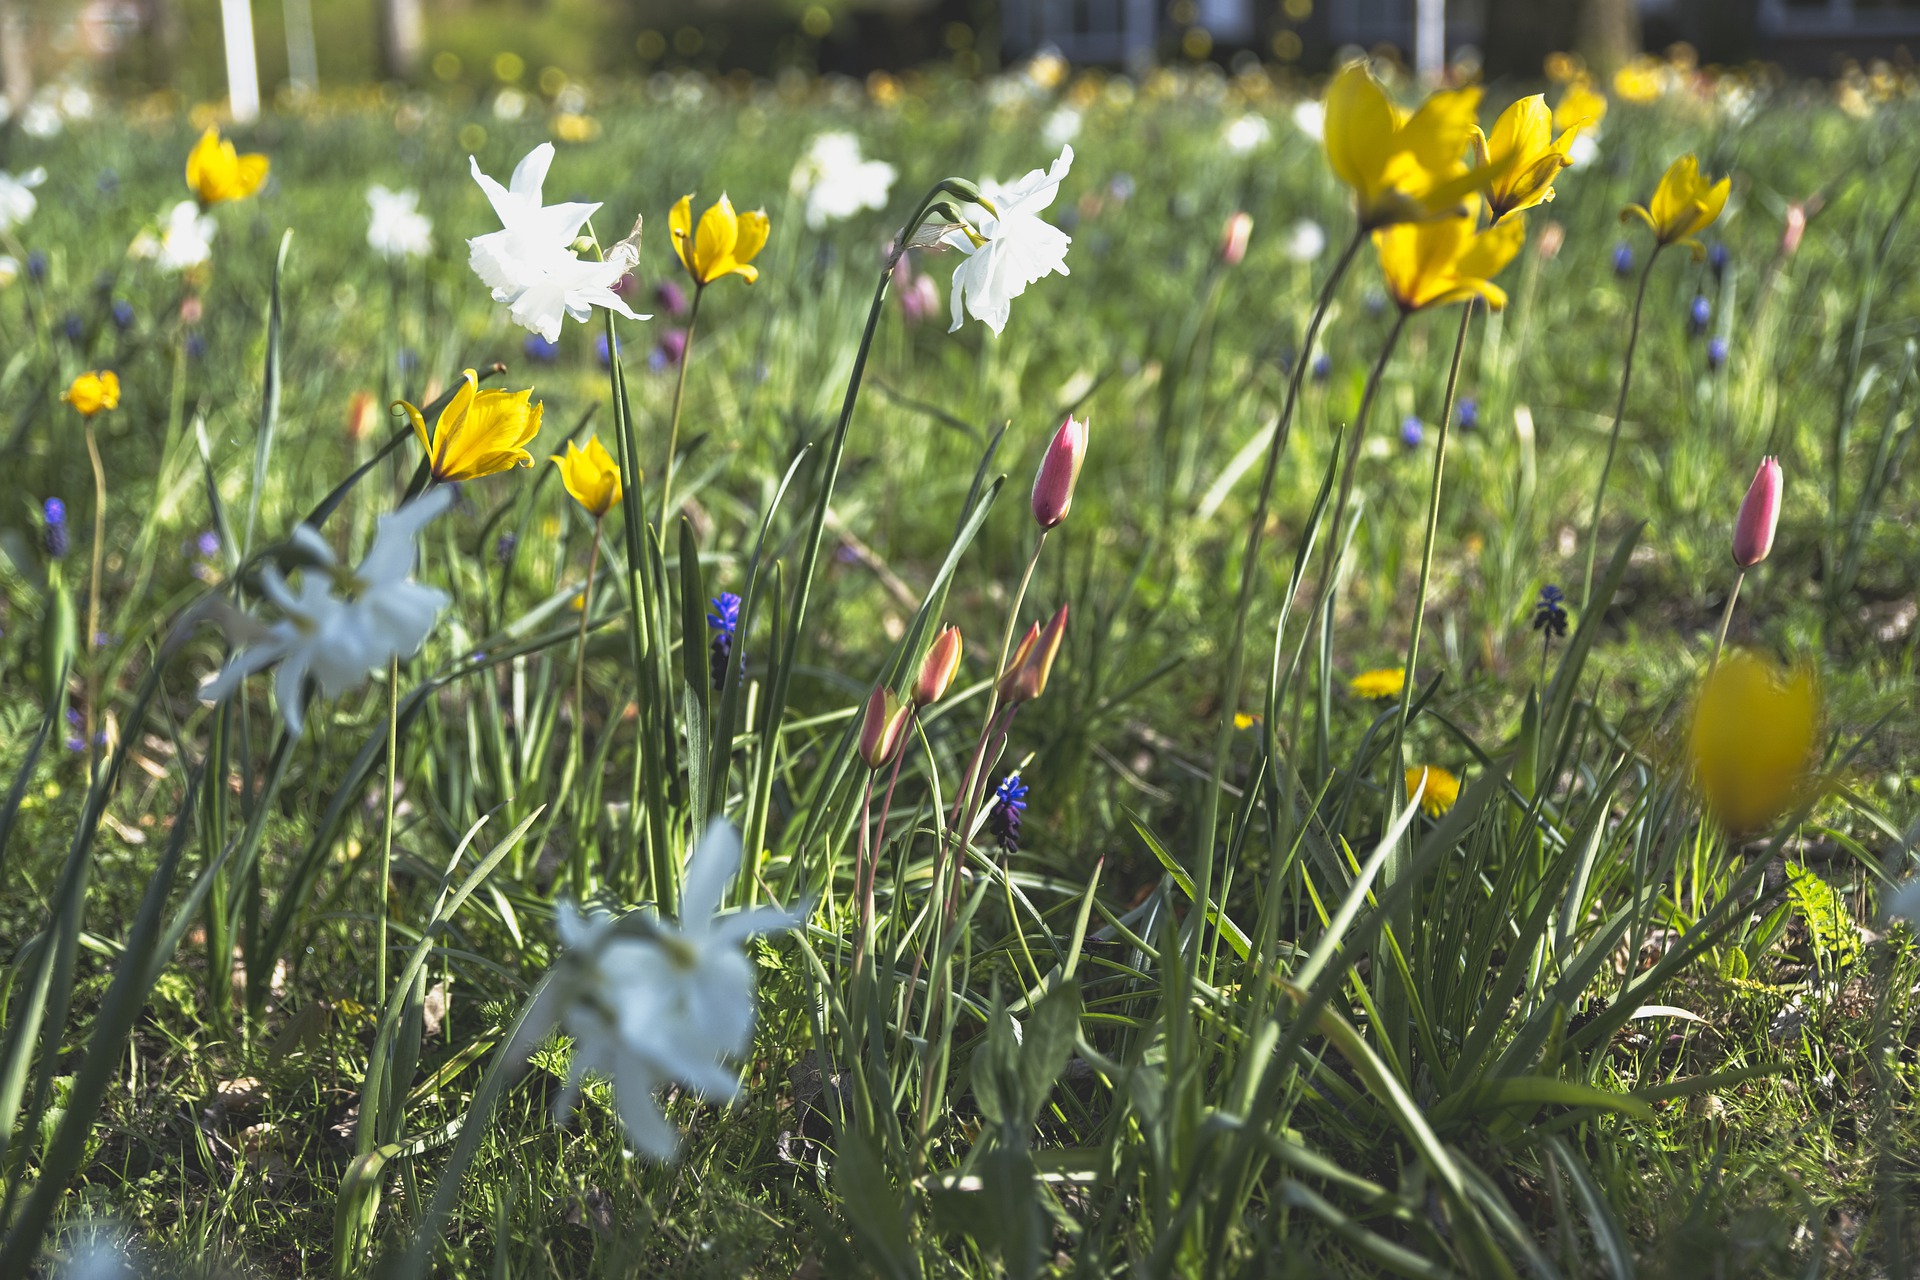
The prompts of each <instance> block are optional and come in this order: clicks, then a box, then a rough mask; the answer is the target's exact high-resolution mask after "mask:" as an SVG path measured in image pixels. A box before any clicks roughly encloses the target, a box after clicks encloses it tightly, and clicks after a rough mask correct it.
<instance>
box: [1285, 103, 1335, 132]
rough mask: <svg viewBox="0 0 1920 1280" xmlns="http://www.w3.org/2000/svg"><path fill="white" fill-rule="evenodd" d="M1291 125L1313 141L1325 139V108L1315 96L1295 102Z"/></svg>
mask: <svg viewBox="0 0 1920 1280" xmlns="http://www.w3.org/2000/svg"><path fill="white" fill-rule="evenodd" d="M1293 127H1294V128H1296V129H1298V130H1299V131H1300V132H1302V133H1304V134H1306V135H1307V136H1308V137H1309V138H1312V139H1313V140H1314V141H1315V142H1323V141H1325V140H1326V134H1327V108H1326V106H1325V105H1324V104H1322V103H1321V102H1320V100H1319V99H1317V98H1308V99H1306V100H1305V101H1304V102H1297V103H1295V104H1294V107H1293Z"/></svg>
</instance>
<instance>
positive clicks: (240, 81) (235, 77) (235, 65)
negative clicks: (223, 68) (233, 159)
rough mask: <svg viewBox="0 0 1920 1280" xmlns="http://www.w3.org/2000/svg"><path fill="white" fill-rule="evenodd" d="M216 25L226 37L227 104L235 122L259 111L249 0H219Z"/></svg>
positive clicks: (257, 116)
mask: <svg viewBox="0 0 1920 1280" xmlns="http://www.w3.org/2000/svg"><path fill="white" fill-rule="evenodd" d="M220 25H221V28H222V29H223V30H224V31H225V33H226V38H227V105H228V106H229V108H230V109H231V110H232V111H233V119H234V123H236V124H247V123H249V122H250V121H253V120H255V119H258V118H259V115H260V68H259V65H258V64H257V63H256V62H255V60H254V56H253V6H252V3H251V0H220Z"/></svg>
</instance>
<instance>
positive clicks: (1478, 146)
mask: <svg viewBox="0 0 1920 1280" xmlns="http://www.w3.org/2000/svg"><path fill="white" fill-rule="evenodd" d="M1586 124H1587V121H1585V120H1582V121H1580V122H1578V123H1576V124H1574V125H1572V126H1570V127H1568V128H1566V129H1564V130H1563V131H1562V132H1561V134H1560V136H1559V137H1558V138H1555V137H1554V136H1553V125H1554V121H1553V116H1552V113H1550V112H1549V111H1548V110H1547V100H1546V97H1545V96H1544V95H1542V94H1538V93H1536V94H1534V95H1533V96H1532V97H1530V98H1522V99H1520V100H1519V101H1518V102H1516V103H1514V104H1513V105H1512V106H1510V107H1508V108H1507V109H1506V110H1505V111H1502V112H1501V113H1500V118H1499V119H1498V120H1495V121H1494V122H1493V132H1492V133H1481V132H1480V130H1479V129H1478V128H1476V129H1474V131H1473V150H1474V154H1475V155H1476V156H1477V157H1478V159H1479V161H1480V163H1481V164H1482V165H1501V164H1504V169H1503V171H1501V172H1500V176H1499V177H1497V178H1495V179H1494V180H1493V182H1492V184H1491V185H1490V186H1488V188H1487V212H1488V215H1489V216H1490V217H1491V218H1492V219H1493V221H1495V222H1498V221H1500V220H1501V219H1502V218H1504V217H1506V216H1507V215H1508V214H1510V213H1518V212H1520V211H1521V210H1522V209H1531V208H1533V207H1534V206H1535V205H1537V204H1544V203H1546V202H1547V201H1549V200H1551V199H1553V180H1554V179H1555V178H1556V177H1558V176H1559V175H1560V171H1561V170H1562V169H1564V168H1566V167H1567V165H1568V164H1569V163H1570V162H1571V152H1572V149H1573V140H1574V139H1575V138H1577V137H1579V136H1580V130H1581V129H1582V128H1583V127H1584V126H1585V125H1586Z"/></svg>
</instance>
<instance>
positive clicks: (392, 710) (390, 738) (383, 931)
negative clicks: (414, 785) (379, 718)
mask: <svg viewBox="0 0 1920 1280" xmlns="http://www.w3.org/2000/svg"><path fill="white" fill-rule="evenodd" d="M399 736H400V659H398V658H389V659H388V660H387V820H386V823H385V830H384V831H383V832H382V833H381V841H380V916H379V919H377V920H376V921H375V922H374V947H373V991H374V1000H375V1001H376V1002H377V1003H378V1004H379V1006H380V1007H382V1008H384V1007H385V1006H386V1003H387V892H388V881H390V880H391V879H392V878H393V793H394V792H395V791H396V790H398V789H399V786H400V761H399V753H398V751H397V750H396V748H397V747H398V745H399V743H398V739H399ZM249 958H251V957H249Z"/></svg>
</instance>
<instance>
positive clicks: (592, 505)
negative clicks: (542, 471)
mask: <svg viewBox="0 0 1920 1280" xmlns="http://www.w3.org/2000/svg"><path fill="white" fill-rule="evenodd" d="M553 463H554V465H555V466H557V467H559V468H560V483H561V484H563V485H565V486H567V492H568V493H570V494H572V495H573V500H574V501H575V502H577V503H579V504H580V505H581V506H582V507H584V508H586V511H587V514H588V515H590V516H592V517H593V518H594V519H596V520H598V519H599V518H600V517H602V516H604V515H606V514H607V512H609V511H611V510H613V509H614V507H615V506H616V505H618V504H619V502H620V499H621V496H622V490H621V487H620V464H619V463H617V462H615V461H614V460H613V455H612V454H610V453H608V452H607V446H605V445H603V444H601V443H600V437H599V436H594V437H592V438H591V439H589V440H588V441H587V447H586V448H584V449H582V448H581V447H580V446H579V445H577V444H575V443H573V441H571V440H569V441H567V453H566V456H565V457H561V456H559V455H558V454H556V455H554V459H553Z"/></svg>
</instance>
